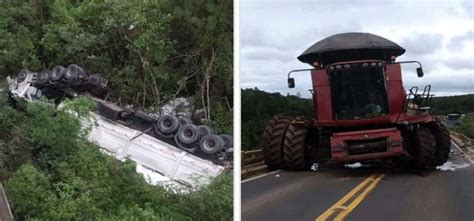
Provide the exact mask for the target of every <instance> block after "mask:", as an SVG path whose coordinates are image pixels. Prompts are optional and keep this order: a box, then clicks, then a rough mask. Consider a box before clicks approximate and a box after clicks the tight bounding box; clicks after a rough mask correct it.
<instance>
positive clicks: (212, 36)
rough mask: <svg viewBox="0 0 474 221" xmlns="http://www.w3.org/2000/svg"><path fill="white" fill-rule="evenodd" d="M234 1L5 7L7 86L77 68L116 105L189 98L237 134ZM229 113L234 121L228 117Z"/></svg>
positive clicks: (44, 1)
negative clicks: (95, 78) (96, 78)
mask: <svg viewBox="0 0 474 221" xmlns="http://www.w3.org/2000/svg"><path fill="white" fill-rule="evenodd" d="M232 4H233V2H232V1H227V0H194V1H185V0H177V1H174V0H173V1H169V0H161V1H148V0H137V1H122V0H110V1H104V0H79V1H76V0H18V1H11V0H8V1H0V36H2V37H1V38H0V48H1V50H0V78H4V77H6V76H7V75H16V74H17V73H18V72H19V71H20V70H21V69H24V68H26V69H30V70H33V71H40V70H42V69H51V68H53V67H54V66H55V65H68V64H71V63H76V64H79V65H81V66H83V67H84V68H85V70H86V72H87V73H90V74H96V73H99V74H102V75H103V76H104V77H106V78H107V79H108V80H109V89H110V91H111V97H112V98H115V99H119V98H120V100H121V101H122V103H126V104H131V105H134V106H137V107H142V108H148V109H158V108H159V107H161V106H162V105H163V104H164V103H166V102H168V101H170V100H172V99H174V98H176V97H180V96H181V97H188V98H191V100H193V101H194V102H193V104H194V105H195V107H196V108H200V109H201V108H202V109H203V110H204V118H205V119H206V120H207V121H210V122H211V124H218V125H219V126H225V127H224V128H222V127H219V128H218V129H219V130H220V131H219V132H227V133H230V132H231V130H232V129H231V127H230V125H231V122H232V115H231V112H232V106H231V105H232V103H233V101H232V99H233V97H232V91H233V89H232V85H233V81H232V76H233V70H232V65H233V62H232V58H233V51H232V48H233V45H232V36H233V33H232V27H233V19H232V18H233V8H232ZM229 113H230V114H229Z"/></svg>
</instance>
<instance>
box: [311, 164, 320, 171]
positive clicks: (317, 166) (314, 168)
mask: <svg viewBox="0 0 474 221" xmlns="http://www.w3.org/2000/svg"><path fill="white" fill-rule="evenodd" d="M318 168H319V164H318V163H313V165H311V170H312V171H318Z"/></svg>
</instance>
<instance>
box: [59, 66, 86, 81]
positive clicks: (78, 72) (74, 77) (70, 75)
mask: <svg viewBox="0 0 474 221" xmlns="http://www.w3.org/2000/svg"><path fill="white" fill-rule="evenodd" d="M84 75H85V73H84V69H82V67H80V66H79V65H77V64H70V65H69V66H67V68H66V72H65V73H64V80H65V81H66V82H68V83H72V84H78V83H79V82H80V81H81V79H79V78H80V77H79V76H84Z"/></svg>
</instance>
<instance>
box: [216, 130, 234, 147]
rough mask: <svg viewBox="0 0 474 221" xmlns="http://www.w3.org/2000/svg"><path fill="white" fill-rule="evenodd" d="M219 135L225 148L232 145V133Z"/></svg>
mask: <svg viewBox="0 0 474 221" xmlns="http://www.w3.org/2000/svg"><path fill="white" fill-rule="evenodd" d="M219 136H220V137H221V138H222V139H223V140H224V143H225V149H229V148H232V147H234V140H233V138H232V135H229V134H221V135H219Z"/></svg>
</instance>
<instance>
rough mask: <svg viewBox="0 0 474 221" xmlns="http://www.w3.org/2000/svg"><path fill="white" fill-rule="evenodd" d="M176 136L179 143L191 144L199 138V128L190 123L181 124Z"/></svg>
mask: <svg viewBox="0 0 474 221" xmlns="http://www.w3.org/2000/svg"><path fill="white" fill-rule="evenodd" d="M176 136H177V137H178V140H179V141H180V142H181V143H183V144H192V143H194V142H196V141H197V140H199V130H198V128H197V127H196V126H195V125H192V124H186V125H182V126H180V127H179V129H178V132H177V133H176Z"/></svg>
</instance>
